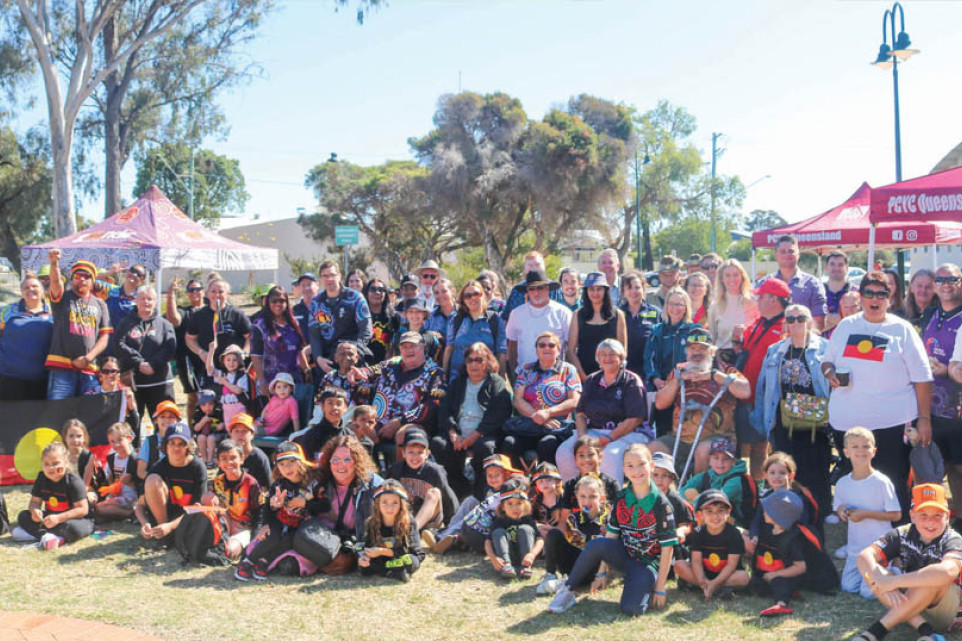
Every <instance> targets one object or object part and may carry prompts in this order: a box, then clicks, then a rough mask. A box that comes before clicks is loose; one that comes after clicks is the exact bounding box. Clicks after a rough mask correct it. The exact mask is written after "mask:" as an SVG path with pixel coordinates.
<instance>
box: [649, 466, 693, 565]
mask: <svg viewBox="0 0 962 641" xmlns="http://www.w3.org/2000/svg"><path fill="white" fill-rule="evenodd" d="M651 464H652V467H651V480H652V481H654V482H655V485H657V486H658V489H659V490H661V493H662V494H664V495H665V498H666V499H668V502H669V503H671V511H672V514H674V516H675V533H676V534H677V535H678V545H677V546H676V547H675V556H676V557H678V552H679V548H681V547H682V546H684V544H685V541H686V540H687V539H688V534H689V533H690V532H691V530H692V528H693V527H695V514H694V513H693V512H692V509H691V504H689V503H688V501H686V500H685V499H683V498H682V496H681V494H679V493H678V490H676V489H675V482H676V481H678V472H677V470H676V469H675V459H674V458H672V456H671V454H666V453H664V452H654V453H653V454H652V455H651Z"/></svg>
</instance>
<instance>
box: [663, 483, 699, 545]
mask: <svg viewBox="0 0 962 641" xmlns="http://www.w3.org/2000/svg"><path fill="white" fill-rule="evenodd" d="M664 494H665V498H666V499H668V502H669V503H671V511H672V513H673V514H674V515H675V527H676V528H680V527H681V526H683V525H686V524H688V523H694V522H695V513H694V512H692V509H691V505H689V504H688V501H686V500H685V499H683V498H682V496H681V494H679V493H678V490H668V491H667V492H665V493H664ZM686 540H687V539H686Z"/></svg>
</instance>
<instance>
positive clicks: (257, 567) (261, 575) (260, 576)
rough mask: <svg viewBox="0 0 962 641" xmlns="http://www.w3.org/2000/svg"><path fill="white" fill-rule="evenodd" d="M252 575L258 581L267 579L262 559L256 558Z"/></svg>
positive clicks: (265, 565) (265, 567) (265, 566)
mask: <svg viewBox="0 0 962 641" xmlns="http://www.w3.org/2000/svg"><path fill="white" fill-rule="evenodd" d="M253 576H254V578H255V579H257V580H258V581H266V580H267V564H266V563H264V561H263V560H261V559H258V560H257V563H255V564H254V572H253Z"/></svg>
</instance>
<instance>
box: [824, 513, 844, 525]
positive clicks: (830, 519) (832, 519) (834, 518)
mask: <svg viewBox="0 0 962 641" xmlns="http://www.w3.org/2000/svg"><path fill="white" fill-rule="evenodd" d="M825 522H826V523H828V524H829V525H838V524H839V523H841V522H842V520H841V519H840V518H838V514H835V513H834V512H833V513H831V514H829V515H828V516H826V517H825Z"/></svg>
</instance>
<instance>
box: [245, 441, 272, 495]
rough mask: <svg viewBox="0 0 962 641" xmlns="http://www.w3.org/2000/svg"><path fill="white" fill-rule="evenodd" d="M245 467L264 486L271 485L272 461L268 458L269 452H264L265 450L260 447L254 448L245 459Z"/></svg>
mask: <svg viewBox="0 0 962 641" xmlns="http://www.w3.org/2000/svg"><path fill="white" fill-rule="evenodd" d="M244 469H245V470H247V473H248V474H250V475H251V476H253V477H254V480H255V481H257V484H258V485H260V486H261V487H262V488H266V487H270V485H271V461H270V459H269V458H267V454H264V450H262V449H261V448H259V447H255V448H253V449H252V450H251V453H250V454H248V455H247V458H245V459H244Z"/></svg>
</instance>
